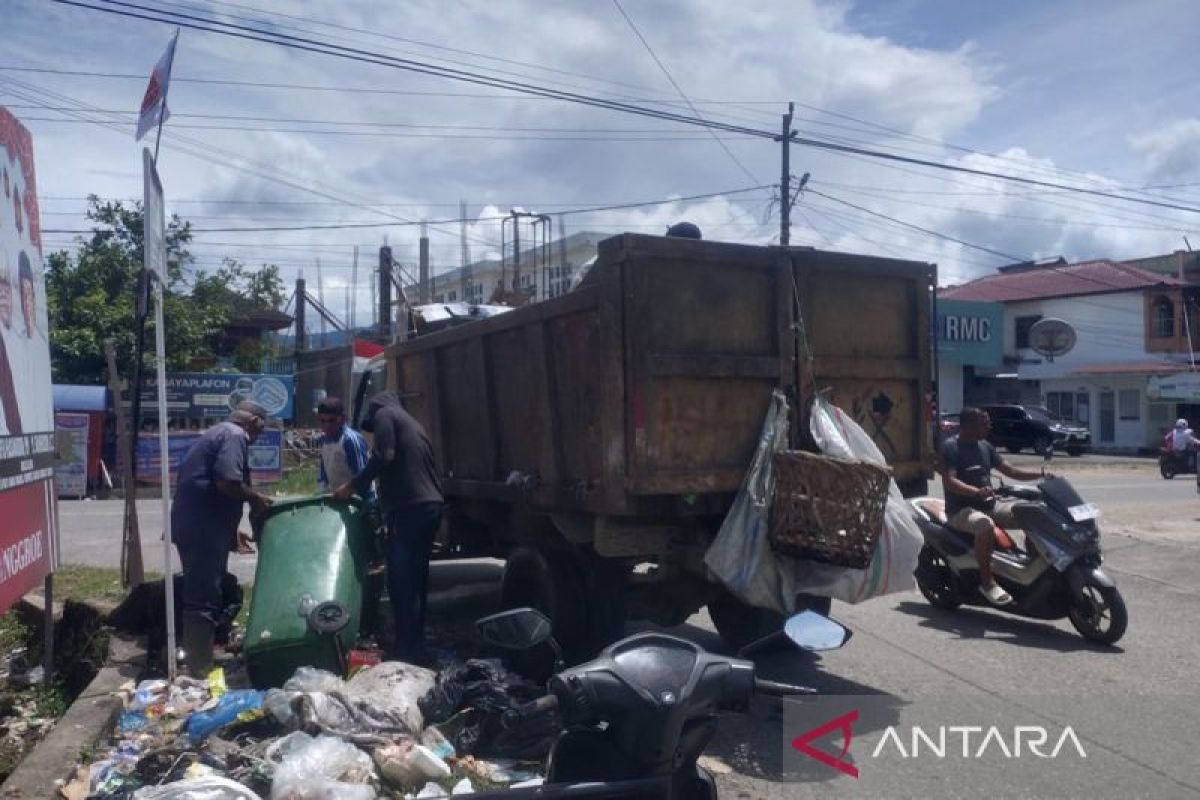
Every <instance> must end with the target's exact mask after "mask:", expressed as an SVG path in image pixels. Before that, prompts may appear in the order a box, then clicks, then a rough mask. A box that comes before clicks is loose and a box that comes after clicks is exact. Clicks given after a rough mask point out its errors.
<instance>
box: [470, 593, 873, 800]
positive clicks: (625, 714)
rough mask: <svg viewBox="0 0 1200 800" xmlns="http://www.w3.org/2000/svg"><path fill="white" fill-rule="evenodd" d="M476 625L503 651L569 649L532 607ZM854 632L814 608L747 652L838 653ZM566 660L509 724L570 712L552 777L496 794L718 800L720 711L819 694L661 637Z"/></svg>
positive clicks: (551, 764) (511, 799)
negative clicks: (714, 765)
mask: <svg viewBox="0 0 1200 800" xmlns="http://www.w3.org/2000/svg"><path fill="white" fill-rule="evenodd" d="M476 627H477V629H478V631H479V634H480V636H481V637H482V638H483V640H484V641H485V642H487V643H488V644H491V645H493V646H495V647H499V648H503V649H506V650H515V651H526V650H530V649H532V648H533V647H536V646H537V645H539V644H542V643H545V642H549V643H550V646H551V647H553V648H554V651H555V653H556V655H557V654H558V653H559V652H560V651H559V650H558V647H557V644H556V643H555V642H554V640H553V639H552V638H551V635H550V621H549V620H548V619H546V617H544V616H543V615H542V614H541V613H539V612H538V611H535V610H533V609H530V608H521V609H515V610H513V611H506V612H503V613H500V614H496V615H494V616H491V617H487V618H485V619H481V620H479V621H478V622H477V623H476ZM850 635H851V633H850V631H849V630H848V629H846V628H845V627H843V626H842V625H840V624H839V623H837V622H834V621H833V620H830V619H828V618H826V617H823V616H821V615H820V614H818V613H816V612H814V611H805V612H803V613H801V614H797V615H796V616H794V617H792V618H790V619H789V620H788V621H787V623H786V625H785V627H784V630H783V631H781V632H779V633H776V634H773V635H772V636H769V637H767V638H765V639H761V640H759V641H758V642H755V643H753V644H751V645H749V646H748V647H746V648H745V649H743V650H742V652H741V653H739V656H741V655H745V654H747V653H749V652H754V651H757V650H759V649H765V648H767V647H769V646H771V645H773V644H774V642H775V641H778V640H780V639H782V638H786V639H787V640H790V641H791V642H793V643H794V644H796V645H797V646H799V647H802V648H804V649H805V650H811V651H819V650H832V649H835V648H838V647H841V646H842V645H843V644H845V643H846V642H847V641H848V640H849V638H850ZM558 659H559V664H558V665H557V666H556V673H557V674H556V675H554V677H552V678H551V679H550V682H549V684H548V687H547V688H548V690H549V692H548V694H546V695H545V696H544V697H542V698H540V699H538V700H535V701H534V702H532V703H528V704H526V705H524V706H522V707H520V708H518V709H515V710H512V711H509V712H508V713H507V714H506V715H505V718H504V720H503V724H504V725H505V726H506V727H509V728H515V727H517V726H520V725H522V724H525V723H526V722H527V721H529V720H531V719H532V718H533V717H535V716H537V715H540V714H545V713H547V712H550V711H554V710H557V712H558V713H559V714H561V717H562V721H563V725H564V730H563V731H562V733H560V734H559V736H558V738H557V739H556V740H555V742H554V745H553V746H552V747H551V750H550V757H549V760H548V762H547V765H546V767H547V769H546V772H547V774H546V781H545V783H544V784H543V785H542V786H539V787H533V788H523V789H509V790H507V791H504V792H496V793H492V794H490V795H488V796H489V797H495V798H506V800H525V799H526V798H542V799H545V798H558V797H569V798H572V800H574V798H604V800H614V799H615V798H630V800H632V798H638V799H639V800H645V799H646V798H662V800H716V797H717V789H716V784H715V782H714V781H713V778H712V776H711V775H710V774H709V773H708V772H707V771H705V770H704V769H703V768H702V767H700V766H699V764H698V763H697V762H698V760H699V758H700V756H701V755H702V754H703V753H704V749H705V748H706V747H707V746H708V744H709V742H710V741H711V740H712V738H713V735H714V734H715V733H716V730H717V719H718V712H720V711H722V710H740V711H745V710H746V709H747V708H748V706H749V703H750V699H751V698H752V697H753V696H754V695H755V694H756V693H761V694H766V695H773V696H778V697H783V696H789V695H805V694H815V693H816V690H815V689H811V688H808V687H805V686H792V685H788V684H783V683H776V682H774V681H767V680H763V679H761V678H757V677H756V676H755V674H754V664H753V663H752V662H750V661H747V660H744V659H743V658H740V657H739V658H728V657H725V656H718V655H714V654H712V653H708V652H705V650H704V649H703V648H701V647H699V646H698V645H696V644H693V643H692V642H689V641H687V640H686V639H680V638H677V637H675V636H668V635H666V634H661V633H642V634H637V635H635V636H631V637H629V638H627V639H624V640H622V641H619V642H617V643H616V644H613V645H611V646H609V647H608V648H607V649H605V650H604V651H603V652H601V653H600V655H599V656H598V657H597V658H596V659H595V660H593V661H589V662H587V663H585V664H580V665H579V666H576V667H572V668H570V669H566V670H563V669H561V656H560V655H559V656H558Z"/></svg>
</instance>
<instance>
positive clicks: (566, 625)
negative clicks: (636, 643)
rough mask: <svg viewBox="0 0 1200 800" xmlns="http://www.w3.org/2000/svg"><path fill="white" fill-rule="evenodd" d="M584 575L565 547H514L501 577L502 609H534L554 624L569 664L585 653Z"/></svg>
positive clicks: (557, 637)
mask: <svg viewBox="0 0 1200 800" xmlns="http://www.w3.org/2000/svg"><path fill="white" fill-rule="evenodd" d="M583 587H584V582H583V575H582V574H581V572H580V570H578V569H577V568H576V564H575V562H574V560H573V559H572V558H571V554H570V553H569V552H568V551H566V550H561V549H556V548H548V547H517V548H515V549H514V550H513V551H512V552H511V553H510V554H509V556H508V561H507V562H506V563H505V565H504V575H503V577H502V578H501V579H500V602H501V603H502V604H503V606H504V607H505V608H522V607H526V606H528V607H530V608H536V609H537V610H538V611H541V612H542V613H543V614H545V615H546V616H547V617H549V618H550V622H551V624H552V625H553V630H554V638H555V639H556V640H557V641H558V643H559V645H560V646H561V647H562V649H563V655H564V656H565V658H566V659H567V662H568V663H572V664H573V663H576V661H575V659H577V658H579V657H580V656H581V655H584V657H586V655H585V654H586V652H587V635H586V632H587V627H588V625H587V623H588V619H587V606H586V604H585V598H584V594H583Z"/></svg>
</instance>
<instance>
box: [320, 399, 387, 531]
mask: <svg viewBox="0 0 1200 800" xmlns="http://www.w3.org/2000/svg"><path fill="white" fill-rule="evenodd" d="M317 423H318V424H319V425H320V426H321V441H320V444H319V448H320V453H321V456H320V464H319V466H318V470H317V487H318V488H319V489H320V490H321V491H322V492H330V491H333V490H334V489H336V488H337V487H339V486H341V485H343V484H345V483H349V482H350V480H351V479H353V478H354V476H355V475H357V474H358V473H360V472H362V470H363V468H364V467H365V466H367V460H368V459H369V458H370V448H368V447H367V440H366V439H365V438H364V437H363V435H362V434H361V433H359V432H358V431H356V430H354V429H353V428H351V427H350V426H349V425H347V424H346V407H345V406H344V405H343V404H342V401H341V399H340V398H337V397H326V398H325V399H324V400H322V401H321V404H320V405H318V406H317ZM363 500H365V501H366V503H367V507H368V508H373V507H374V505H375V490H374V488H371V487H368V488H367V491H366V493H365V494H364V495H363Z"/></svg>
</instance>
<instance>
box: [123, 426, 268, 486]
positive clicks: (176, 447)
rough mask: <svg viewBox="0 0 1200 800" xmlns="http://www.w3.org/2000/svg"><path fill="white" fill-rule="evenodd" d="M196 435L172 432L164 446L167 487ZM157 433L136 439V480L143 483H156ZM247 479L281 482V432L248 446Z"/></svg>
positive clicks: (157, 480)
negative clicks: (169, 476)
mask: <svg viewBox="0 0 1200 800" xmlns="http://www.w3.org/2000/svg"><path fill="white" fill-rule="evenodd" d="M199 438H200V434H199V433H192V432H187V433H172V434H171V436H170V441H169V443H168V445H167V447H168V450H167V459H168V461H167V464H168V466H169V467H170V469H171V484H172V485H174V484H175V480H176V477H177V476H178V473H179V465H180V463H182V462H183V457H184V456H185V455H187V451H188V448H190V447H191V446H192V445H193V444H194V443H195V442H196V440H197V439H199ZM158 454H159V447H158V434H156V433H143V434H142V435H141V436H140V437H138V450H137V479H138V480H139V481H142V482H144V483H155V484H157V483H159V481H160V477H159V460H158ZM250 478H251V480H252V481H254V483H256V484H260V483H278V482H279V481H281V480H283V431H280V430H274V429H269V430H265V431H263V432H262V435H261V436H259V437H258V440H257V441H256V442H255V443H254V444H252V445H250Z"/></svg>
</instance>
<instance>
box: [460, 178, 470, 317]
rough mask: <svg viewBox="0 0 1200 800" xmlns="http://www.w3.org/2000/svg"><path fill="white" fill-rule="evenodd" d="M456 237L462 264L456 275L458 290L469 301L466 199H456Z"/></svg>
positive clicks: (464, 299)
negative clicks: (459, 246) (459, 283)
mask: <svg viewBox="0 0 1200 800" xmlns="http://www.w3.org/2000/svg"><path fill="white" fill-rule="evenodd" d="M458 239H459V244H460V245H461V246H462V264H460V265H459V266H460V267H461V269H459V272H458V276H459V278H460V281H461V284H462V286H461V287H460V289H459V291H460V293H461V294H462V299H463V301H464V302H466V301H469V300H470V297H469V296H468V295H469V292H470V291H471V267H470V266H469V265H470V263H471V245H470V243H469V242H468V241H467V201H466V200H459V201H458Z"/></svg>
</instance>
